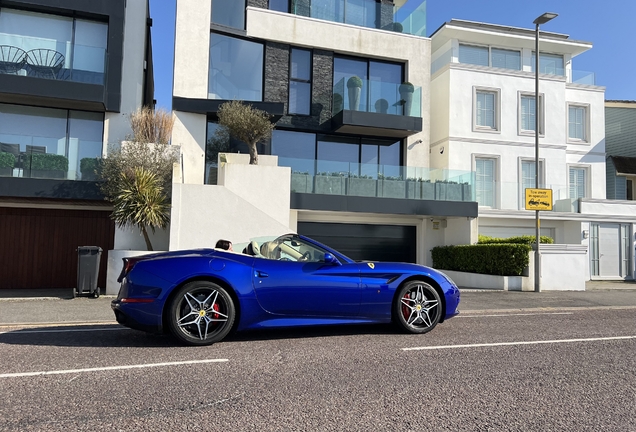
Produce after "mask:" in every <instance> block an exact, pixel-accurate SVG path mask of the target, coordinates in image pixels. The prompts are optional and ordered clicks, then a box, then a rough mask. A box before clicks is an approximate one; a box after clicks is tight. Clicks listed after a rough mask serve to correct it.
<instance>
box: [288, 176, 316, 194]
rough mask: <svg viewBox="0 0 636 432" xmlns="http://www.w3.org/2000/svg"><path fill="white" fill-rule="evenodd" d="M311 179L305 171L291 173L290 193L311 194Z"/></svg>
mask: <svg viewBox="0 0 636 432" xmlns="http://www.w3.org/2000/svg"><path fill="white" fill-rule="evenodd" d="M312 180H313V178H312V176H310V175H309V172H307V171H292V175H291V191H292V192H300V193H312V192H313V181H312Z"/></svg>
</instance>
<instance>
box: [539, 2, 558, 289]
mask: <svg viewBox="0 0 636 432" xmlns="http://www.w3.org/2000/svg"><path fill="white" fill-rule="evenodd" d="M557 15H558V14H555V13H551V12H546V13H544V14H543V15H541V16H539V17H537V19H535V20H534V24H535V25H536V28H535V32H534V57H535V58H534V187H535V188H536V189H539V117H540V114H541V109H540V107H539V26H540V25H541V24H545V23H547V22H548V21H550V20H552V19H554V18H556V17H557ZM534 221H535V230H536V247H535V249H534V292H541V247H540V245H541V235H540V232H539V231H540V228H541V221H540V220H539V210H535V216H534Z"/></svg>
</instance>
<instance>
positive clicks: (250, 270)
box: [111, 234, 459, 345]
mask: <svg viewBox="0 0 636 432" xmlns="http://www.w3.org/2000/svg"><path fill="white" fill-rule="evenodd" d="M123 261H124V263H123V268H122V271H121V274H120V276H119V279H118V281H119V282H120V283H121V287H120V290H119V294H118V296H117V299H116V300H113V302H112V305H111V306H112V309H113V311H114V312H115V316H116V319H117V321H118V322H119V323H120V324H122V325H124V326H127V327H130V328H133V329H138V330H144V331H149V332H158V333H163V332H168V333H171V334H172V335H173V336H175V337H176V338H177V339H178V340H180V341H181V342H182V343H185V344H189V345H209V344H212V343H214V342H218V341H220V340H222V339H223V338H224V337H226V336H227V335H228V333H230V331H232V330H239V331H240V330H246V329H257V328H273V327H291V326H308V325H327V324H347V323H349V324H362V323H384V322H387V323H388V322H391V321H393V322H394V323H396V324H397V325H398V326H399V327H400V328H401V329H402V330H404V331H406V332H410V333H426V332H429V331H431V330H432V329H433V328H434V327H435V326H436V325H437V324H438V323H441V322H443V321H444V320H446V319H448V318H450V317H452V316H454V315H456V314H458V313H459V311H458V309H457V308H458V306H459V290H458V289H457V286H456V285H455V284H454V283H453V281H452V280H451V279H450V278H449V277H447V276H446V275H445V274H444V273H442V272H440V271H437V270H434V269H432V268H429V267H425V266H421V265H417V264H406V263H394V262H356V261H354V260H352V259H350V258H348V257H346V256H345V255H343V254H341V253H339V252H337V251H335V250H333V249H331V248H329V247H328V246H325V245H323V244H321V243H318V242H316V241H314V240H312V239H310V238H307V237H305V236H302V235H296V234H287V235H283V236H281V237H278V238H276V239H273V240H270V241H265V242H260V244H259V242H257V241H252V242H250V243H247V244H246V247H245V248H244V249H243V252H242V253H237V252H233V251H226V250H221V249H195V250H183V251H173V252H162V253H156V254H150V255H143V256H137V257H133V258H124V260H123Z"/></svg>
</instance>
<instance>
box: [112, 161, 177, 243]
mask: <svg viewBox="0 0 636 432" xmlns="http://www.w3.org/2000/svg"><path fill="white" fill-rule="evenodd" d="M111 217H112V219H113V220H114V221H115V223H116V224H117V225H118V226H119V227H125V226H136V227H137V228H139V229H140V230H141V233H142V234H143V236H144V240H145V241H146V246H147V247H148V250H149V251H151V250H153V249H152V244H151V243H150V237H149V236H148V231H147V227H149V228H150V229H151V230H152V232H153V233H154V232H155V228H166V227H167V226H168V222H169V220H170V204H169V203H168V198H167V196H166V194H165V193H164V190H163V186H162V185H161V179H159V178H158V177H157V176H156V175H155V174H154V173H152V172H150V171H148V170H147V169H145V168H143V167H135V168H133V169H131V170H128V171H126V172H122V173H121V175H120V177H119V193H118V194H117V195H116V196H115V197H114V200H113V213H112V216H111Z"/></svg>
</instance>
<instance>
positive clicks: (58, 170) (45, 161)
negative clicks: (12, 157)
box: [24, 153, 68, 178]
mask: <svg viewBox="0 0 636 432" xmlns="http://www.w3.org/2000/svg"><path fill="white" fill-rule="evenodd" d="M24 165H25V170H24V171H25V174H27V173H28V174H29V176H30V177H38V178H64V177H66V172H67V171H68V159H67V158H66V156H62V155H57V154H50V153H32V154H28V155H27V157H26V161H25V163H24Z"/></svg>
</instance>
